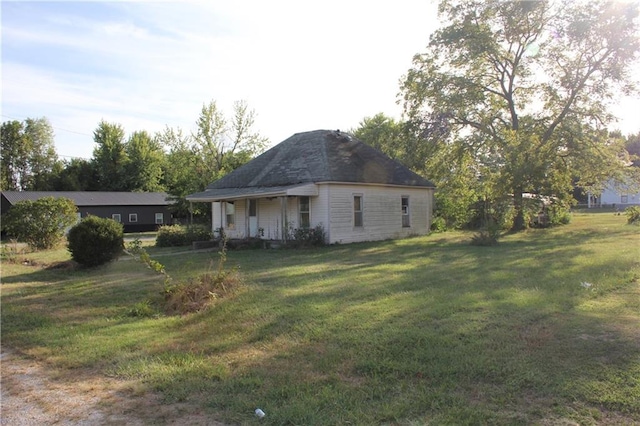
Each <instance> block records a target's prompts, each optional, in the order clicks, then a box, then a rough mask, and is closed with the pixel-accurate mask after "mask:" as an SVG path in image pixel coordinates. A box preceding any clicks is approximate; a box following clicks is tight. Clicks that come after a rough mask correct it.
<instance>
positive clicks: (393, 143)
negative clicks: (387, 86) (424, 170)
mask: <svg viewBox="0 0 640 426" xmlns="http://www.w3.org/2000/svg"><path fill="white" fill-rule="evenodd" d="M350 133H352V134H353V136H355V137H356V138H358V139H360V140H361V141H363V142H365V143H366V144H367V145H370V146H372V147H374V148H376V149H378V150H379V151H382V152H384V153H385V154H387V155H388V156H389V157H391V158H393V159H396V160H398V161H401V162H403V163H405V165H408V164H407V160H409V158H408V157H409V156H408V155H407V152H406V139H405V137H404V134H403V133H404V132H403V124H402V123H400V122H398V121H396V120H395V119H393V118H392V117H389V116H386V115H385V114H383V113H378V114H376V115H374V116H373V117H365V118H364V119H363V120H362V121H361V122H360V123H358V127H357V128H355V129H352V130H350Z"/></svg>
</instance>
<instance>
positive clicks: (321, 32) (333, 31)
mask: <svg viewBox="0 0 640 426" xmlns="http://www.w3.org/2000/svg"><path fill="white" fill-rule="evenodd" d="M1 6H2V8H1V14H2V121H3V122H4V121H8V120H13V119H17V120H24V119H25V118H27V117H31V118H37V117H43V116H44V117H47V118H48V119H49V121H50V122H51V124H52V126H53V128H54V131H55V141H56V150H57V152H58V155H60V156H61V157H62V158H69V157H82V158H90V157H91V156H92V153H93V149H94V147H95V144H94V143H93V131H94V130H95V129H96V127H97V125H98V123H99V121H100V120H101V119H104V120H106V121H107V122H110V123H119V124H121V125H122V126H123V127H124V129H125V131H126V134H127V137H128V135H129V134H131V133H132V132H134V131H137V130H147V131H148V132H150V133H152V134H153V133H155V132H157V131H161V130H162V129H163V128H164V127H165V126H169V127H173V128H178V127H179V128H182V130H183V131H184V132H186V133H189V132H191V131H194V130H195V122H196V120H197V118H198V115H199V113H200V109H201V108H202V105H203V104H204V103H208V102H210V101H211V100H215V101H216V103H217V105H218V107H219V108H220V109H221V110H223V111H224V112H225V113H226V115H227V116H229V117H230V115H231V108H232V105H233V102H234V101H237V100H245V101H246V102H247V103H248V105H249V107H250V108H251V109H253V110H255V112H256V114H257V117H256V125H255V128H254V130H256V131H258V132H259V133H260V134H261V135H263V136H266V137H267V138H269V140H270V145H275V144H276V143H279V142H281V141H283V140H284V139H286V138H288V137H289V136H291V135H292V134H294V133H298V132H304V131H310V130H317V129H341V130H348V129H351V128H355V127H357V126H358V123H359V122H360V121H362V119H363V118H365V117H370V116H373V115H375V114H377V113H378V112H383V113H385V114H387V115H389V116H392V117H394V118H396V119H399V118H400V114H401V106H400V105H398V104H397V102H396V101H397V100H398V97H397V94H398V91H399V81H400V79H401V77H402V76H403V75H404V74H405V73H406V72H407V70H408V69H409V68H410V66H411V59H412V57H413V55H414V54H416V53H418V52H421V51H422V50H423V49H424V47H425V46H426V45H427V43H428V39H429V34H430V33H431V32H432V31H433V30H434V29H435V28H437V26H438V21H437V16H436V3H434V2H431V1H429V0H424V1H417V0H394V1H393V2H391V1H389V2H376V1H373V2H372V1H360V0H324V1H321V2H320V1H318V2H313V3H311V2H305V1H287V0H269V1H264V0H212V1H194V0H183V1H155V2H149V1H135V2H120V1H110V2H100V1H81V2H79V1H61V2H53V1H45V2H33V1H4V0H2V3H1ZM614 112H616V113H617V114H618V115H619V116H621V118H622V119H623V120H622V121H621V122H619V123H618V126H617V127H618V128H620V129H621V130H622V131H623V133H631V132H637V131H640V118H638V117H640V99H638V98H624V99H621V101H620V104H619V105H618V106H617V107H616V109H614Z"/></svg>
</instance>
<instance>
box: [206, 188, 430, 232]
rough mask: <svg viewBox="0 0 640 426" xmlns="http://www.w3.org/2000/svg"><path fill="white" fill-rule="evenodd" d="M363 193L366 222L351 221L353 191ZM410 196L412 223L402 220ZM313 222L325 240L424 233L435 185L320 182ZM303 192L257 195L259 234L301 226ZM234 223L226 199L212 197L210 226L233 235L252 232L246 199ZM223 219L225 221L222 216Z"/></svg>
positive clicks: (313, 202)
mask: <svg viewBox="0 0 640 426" xmlns="http://www.w3.org/2000/svg"><path fill="white" fill-rule="evenodd" d="M354 195H361V196H362V198H363V207H364V209H363V226H362V227H355V226H354V224H353V223H354V222H353V220H354V219H353V197H354ZM403 196H408V197H409V208H410V225H411V226H410V227H403V226H402V210H401V205H402V204H401V200H402V197H403ZM309 199H310V203H311V206H310V225H311V227H312V228H313V227H316V226H318V225H321V226H322V227H323V228H324V230H325V233H326V235H327V243H329V244H334V243H342V244H346V243H353V242H359V241H377V240H385V239H391V238H404V237H408V236H411V235H426V234H427V233H428V232H429V227H430V226H431V211H432V207H433V190H432V189H428V188H415V187H392V186H376V185H353V184H335V183H325V184H318V195H317V196H311V197H310V198H309ZM284 200H286V209H285V210H286V218H283V217H282V211H283V206H282V203H283V202H285V201H284ZM298 206H299V198H298V197H294V196H290V197H286V198H283V197H274V198H259V199H258V205H257V209H258V211H257V214H258V228H259V229H260V230H261V231H262V235H261V238H263V239H267V240H280V239H282V231H283V228H285V227H287V226H288V227H289V230H293V229H295V228H298V227H299V223H298V222H299V209H298ZM235 207H236V215H235V227H234V228H229V227H228V226H227V224H226V223H225V222H224V219H225V218H226V211H225V207H224V204H222V205H221V203H218V202H214V203H212V209H213V215H212V227H213V229H214V230H215V229H218V228H220V227H221V226H222V227H224V229H225V233H226V235H227V236H228V237H230V238H245V237H247V236H248V201H247V200H237V201H235ZM221 220H222V221H221Z"/></svg>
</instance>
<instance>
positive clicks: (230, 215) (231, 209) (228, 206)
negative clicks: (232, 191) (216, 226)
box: [225, 203, 236, 229]
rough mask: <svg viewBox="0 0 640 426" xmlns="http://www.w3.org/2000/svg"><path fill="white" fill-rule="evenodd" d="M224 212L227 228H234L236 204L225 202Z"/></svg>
mask: <svg viewBox="0 0 640 426" xmlns="http://www.w3.org/2000/svg"><path fill="white" fill-rule="evenodd" d="M225 212H226V214H227V228H228V229H234V228H235V227H236V206H235V205H234V204H233V203H225Z"/></svg>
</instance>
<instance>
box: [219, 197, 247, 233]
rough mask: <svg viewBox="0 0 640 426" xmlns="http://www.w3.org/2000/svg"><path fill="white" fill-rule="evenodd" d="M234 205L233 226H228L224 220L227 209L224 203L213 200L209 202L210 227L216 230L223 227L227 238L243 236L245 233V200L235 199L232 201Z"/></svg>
mask: <svg viewBox="0 0 640 426" xmlns="http://www.w3.org/2000/svg"><path fill="white" fill-rule="evenodd" d="M234 205H235V207H236V212H235V223H234V225H233V227H231V226H229V224H228V223H227V222H226V217H227V211H226V203H224V202H217V201H215V202H213V203H211V227H212V229H213V231H214V233H215V232H216V230H217V229H220V228H221V227H222V228H224V232H225V235H226V236H227V237H229V238H245V237H246V235H247V226H248V225H247V201H246V200H236V201H234Z"/></svg>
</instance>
